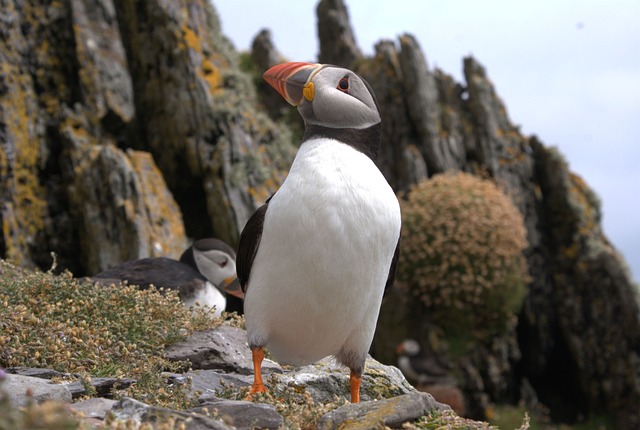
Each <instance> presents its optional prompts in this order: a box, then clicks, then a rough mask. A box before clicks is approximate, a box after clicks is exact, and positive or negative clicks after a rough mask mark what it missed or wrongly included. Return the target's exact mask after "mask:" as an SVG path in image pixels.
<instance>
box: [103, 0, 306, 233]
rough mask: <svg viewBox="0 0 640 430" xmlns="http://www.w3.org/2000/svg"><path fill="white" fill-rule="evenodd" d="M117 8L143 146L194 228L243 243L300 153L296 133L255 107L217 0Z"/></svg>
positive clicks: (148, 0) (123, 3)
mask: <svg viewBox="0 0 640 430" xmlns="http://www.w3.org/2000/svg"><path fill="white" fill-rule="evenodd" d="M114 4H115V6H116V12H117V16H118V24H119V27H120V30H121V34H122V36H123V39H124V41H125V48H126V53H127V59H128V64H129V70H130V72H131V76H132V80H133V91H134V96H135V102H136V123H135V126H136V128H137V130H138V135H139V136H140V139H141V141H140V142H139V144H140V145H141V146H142V147H143V148H145V149H147V150H148V151H150V152H151V153H152V154H153V155H154V158H155V160H156V162H157V163H158V166H159V167H160V169H161V170H162V172H163V174H164V176H165V178H166V180H167V183H168V185H169V188H170V189H171V190H172V192H173V194H174V196H175V198H176V200H177V201H178V204H179V205H180V207H181V208H182V210H183V216H184V219H185V224H186V227H187V233H188V234H189V235H190V236H193V237H205V236H214V237H218V238H220V239H222V240H224V241H226V242H227V243H230V244H232V245H233V244H235V243H237V240H238V236H239V231H240V229H241V228H242V227H243V226H244V224H245V222H246V221H247V219H248V218H249V216H250V215H251V214H252V213H253V211H254V210H255V209H256V208H257V206H258V205H260V204H262V203H263V202H264V201H265V200H266V199H267V198H268V197H269V196H270V195H271V194H272V193H273V192H275V190H276V189H277V187H278V186H279V184H280V183H281V182H282V180H283V178H284V176H285V174H286V171H287V169H288V167H289V165H290V162H291V160H292V159H293V156H294V152H295V149H294V147H293V145H292V142H291V135H290V133H289V132H288V130H286V129H284V128H282V127H279V126H277V125H275V124H274V123H273V122H272V121H271V120H270V119H269V118H268V117H267V116H266V115H265V113H264V112H262V111H259V110H258V109H257V108H256V105H257V103H256V96H255V92H254V89H253V87H252V85H251V81H250V79H249V76H248V75H246V74H244V73H241V72H240V71H239V68H238V65H237V56H236V54H235V52H233V50H232V48H231V47H230V46H229V45H228V43H227V42H226V41H225V39H224V37H223V36H222V35H221V34H220V25H219V23H218V18H217V16H216V14H215V11H214V10H213V8H212V6H211V5H210V3H209V2H203V1H193V2H187V1H185V0H183V1H181V2H180V4H181V5H182V6H181V7H177V6H176V5H175V4H174V2H166V1H162V0H144V1H141V2H137V3H135V4H134V3H131V2H130V1H128V0H115V1H114ZM187 5H188V6H187ZM183 10H184V11H186V12H184V13H183V12H182V11H183ZM203 221H204V222H203Z"/></svg>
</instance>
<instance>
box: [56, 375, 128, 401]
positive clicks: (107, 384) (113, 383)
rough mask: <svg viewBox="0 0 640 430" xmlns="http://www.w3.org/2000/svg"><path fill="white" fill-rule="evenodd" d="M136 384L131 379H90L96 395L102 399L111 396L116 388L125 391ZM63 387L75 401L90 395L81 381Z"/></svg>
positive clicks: (66, 383)
mask: <svg viewBox="0 0 640 430" xmlns="http://www.w3.org/2000/svg"><path fill="white" fill-rule="evenodd" d="M135 382H136V381H135V379H130V378H90V380H89V383H90V384H91V385H92V386H93V389H94V390H95V391H96V394H97V395H98V396H102V397H108V396H110V395H111V390H112V389H113V388H114V387H116V388H118V389H124V388H127V387H129V386H130V385H131V384H133V383H135ZM63 385H64V386H65V387H67V389H68V390H69V391H70V392H71V395H72V396H73V398H74V399H76V398H78V397H81V396H84V395H87V394H88V393H87V387H85V385H84V383H83V382H82V381H81V380H77V381H73V382H64V383H63Z"/></svg>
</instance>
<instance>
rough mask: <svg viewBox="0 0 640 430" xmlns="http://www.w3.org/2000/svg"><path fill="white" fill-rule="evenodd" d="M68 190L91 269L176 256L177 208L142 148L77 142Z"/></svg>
mask: <svg viewBox="0 0 640 430" xmlns="http://www.w3.org/2000/svg"><path fill="white" fill-rule="evenodd" d="M74 158H77V160H76V161H75V164H76V166H75V169H74V176H75V178H74V182H73V184H72V185H71V186H70V190H69V196H70V202H71V203H72V207H73V208H74V214H75V216H76V219H77V221H78V226H77V228H78V230H79V235H80V240H81V243H82V244H83V249H84V250H85V251H86V253H85V255H84V258H85V263H84V266H85V267H86V268H87V270H88V271H89V272H90V273H98V272H101V271H104V270H106V269H109V268H111V267H113V266H115V265H117V264H119V263H121V262H122V261H127V260H134V259H138V258H143V257H149V256H162V255H171V256H178V255H180V253H181V252H182V251H183V250H184V248H185V247H186V238H185V234H184V227H183V224H182V218H181V216H180V210H179V208H178V206H177V204H176V203H175V201H174V200H173V197H172V196H171V194H170V193H169V192H168V191H167V188H166V185H165V183H164V179H163V177H162V175H161V174H160V172H159V170H158V169H157V167H156V166H155V164H154V163H153V160H152V159H151V157H150V156H149V154H147V153H142V152H139V151H131V150H129V151H128V152H127V153H125V152H123V151H121V150H119V149H118V148H116V147H114V146H111V145H91V146H81V147H78V149H77V152H76V154H75V155H74Z"/></svg>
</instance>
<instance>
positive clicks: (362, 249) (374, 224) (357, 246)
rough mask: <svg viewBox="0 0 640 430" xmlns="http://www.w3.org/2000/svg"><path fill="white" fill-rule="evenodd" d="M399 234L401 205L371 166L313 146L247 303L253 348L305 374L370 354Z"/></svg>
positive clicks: (268, 239) (334, 146)
mask: <svg viewBox="0 0 640 430" xmlns="http://www.w3.org/2000/svg"><path fill="white" fill-rule="evenodd" d="M399 234H400V208H399V204H398V200H397V199H396V196H395V194H394V193H393V191H392V190H391V188H390V187H389V185H388V183H387V181H386V180H385V178H384V176H383V175H382V173H380V171H379V170H378V168H377V167H376V166H375V164H374V163H373V161H371V159H370V158H368V157H367V156H366V155H364V154H362V153H361V152H359V151H357V150H355V149H353V148H352V147H350V146H348V145H345V144H343V143H340V142H338V141H335V140H331V139H324V138H322V139H313V140H309V141H307V142H305V143H304V144H303V145H302V146H301V148H300V150H299V152H298V155H297V156H296V159H295V160H294V163H293V165H292V167H291V170H290V172H289V175H288V177H287V179H286V180H285V182H284V184H283V185H282V187H281V188H280V190H278V192H277V193H276V194H275V196H274V197H273V198H272V199H271V201H270V203H269V208H268V210H267V213H266V216H265V221H264V227H263V233H262V239H261V242H260V247H259V250H258V253H257V255H256V257H255V260H254V263H253V267H252V270H251V277H250V279H249V287H248V290H247V294H246V297H245V317H246V322H247V329H248V336H249V341H250V343H253V344H256V345H263V344H265V343H266V346H267V348H268V349H269V351H270V352H271V353H272V354H273V355H274V356H275V357H276V358H277V359H278V360H280V361H281V362H287V363H291V364H296V365H298V364H305V363H311V362H314V361H317V360H319V359H321V358H323V357H325V356H327V355H335V354H337V353H338V352H340V350H342V349H347V350H348V351H351V352H354V353H358V354H359V353H366V351H367V350H368V348H369V346H370V344H371V340H372V338H373V332H374V330H375V324H376V320H377V317H378V312H379V309H380V303H381V300H382V295H383V291H384V286H385V283H386V280H387V276H388V273H389V268H390V265H391V260H392V258H393V253H394V251H395V247H396V244H397V242H398V237H399Z"/></svg>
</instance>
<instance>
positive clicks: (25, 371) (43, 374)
mask: <svg viewBox="0 0 640 430" xmlns="http://www.w3.org/2000/svg"><path fill="white" fill-rule="evenodd" d="M4 371H5V372H7V373H11V374H14V375H20V376H30V377H33V378H42V379H51V378H53V377H61V376H68V374H66V373H62V372H58V371H57V370H53V369H40V368H34V367H8V368H6V369H4Z"/></svg>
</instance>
